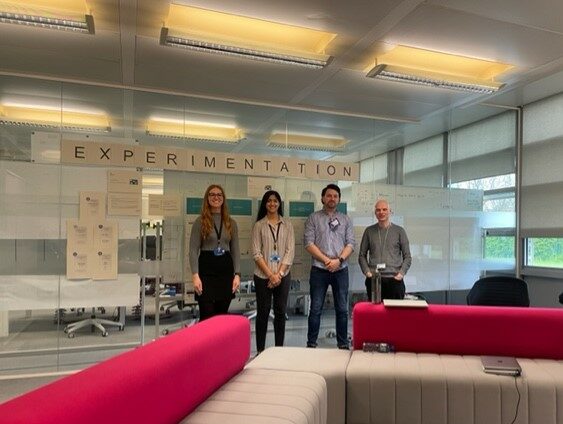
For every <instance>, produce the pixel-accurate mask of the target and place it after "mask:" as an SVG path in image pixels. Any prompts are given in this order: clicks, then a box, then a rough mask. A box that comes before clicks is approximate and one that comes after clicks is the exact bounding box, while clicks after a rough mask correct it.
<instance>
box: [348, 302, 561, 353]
mask: <svg viewBox="0 0 563 424" xmlns="http://www.w3.org/2000/svg"><path fill="white" fill-rule="evenodd" d="M353 314H354V320H353V325H354V329H353V335H354V339H353V343H354V349H357V350H361V349H362V346H363V343H364V342H387V343H391V344H392V345H394V346H395V348H396V349H397V351H402V352H418V353H422V352H427V353H438V354H461V355H504V356H517V357H522V358H547V359H563V310H562V309H548V308H516V307H494V306H456V305H429V307H428V308H389V307H387V308H386V307H384V306H383V304H379V305H374V304H371V303H358V304H357V305H356V306H355V308H354V312H353Z"/></svg>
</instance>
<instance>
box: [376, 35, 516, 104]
mask: <svg viewBox="0 0 563 424" xmlns="http://www.w3.org/2000/svg"><path fill="white" fill-rule="evenodd" d="M511 68H513V66H512V65H507V64H504V63H497V62H491V61H487V60H481V59H474V58H470V57H464V56H456V55H450V54H446V53H440V52H434V51H430V50H423V49H417V48H413V47H406V46H397V47H395V48H394V49H393V50H391V51H389V52H387V53H385V54H382V55H380V56H378V57H377V58H376V63H375V66H373V67H371V68H370V69H369V70H368V72H367V75H366V76H367V77H369V78H379V79H385V80H389V81H398V82H407V83H411V84H419V85H427V86H432V87H440V88H448V89H452V90H461V91H469V92H475V93H494V92H495V91H498V90H499V89H501V88H502V87H503V86H504V84H501V83H497V82H495V80H494V78H495V77H497V76H498V75H500V74H502V73H504V72H506V71H508V70H509V69H511Z"/></svg>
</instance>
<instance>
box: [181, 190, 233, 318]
mask: <svg viewBox="0 0 563 424" xmlns="http://www.w3.org/2000/svg"><path fill="white" fill-rule="evenodd" d="M189 260H190V267H191V270H192V282H193V285H194V290H195V293H196V300H197V302H198V304H199V319H200V321H203V320H205V319H207V318H211V317H212V316H215V315H220V314H226V313H227V311H228V310H229V305H230V304H231V299H233V298H234V297H235V292H236V291H237V290H238V288H239V286H240V250H239V243H238V229H237V224H236V222H235V221H234V220H233V219H232V218H231V217H230V215H229V210H228V208H227V199H226V198H225V191H224V190H223V188H222V187H221V186H220V185H217V184H212V185H210V186H209V187H207V190H205V196H204V199H203V204H202V207H201V215H200V216H199V217H198V218H197V219H196V220H195V222H194V224H193V227H192V233H191V236H190V251H189Z"/></svg>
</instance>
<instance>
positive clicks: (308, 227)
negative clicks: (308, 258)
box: [303, 209, 356, 269]
mask: <svg viewBox="0 0 563 424" xmlns="http://www.w3.org/2000/svg"><path fill="white" fill-rule="evenodd" d="M333 220H336V224H337V225H332V226H331V225H330V223H331V221H333ZM312 244H314V245H315V246H317V247H318V248H319V250H320V251H321V252H322V253H323V254H324V255H325V256H327V257H329V258H331V259H336V258H338V257H339V256H340V254H341V253H342V251H343V250H344V248H345V247H346V246H350V247H351V248H352V250H354V247H355V245H356V240H355V238H354V227H353V226H352V220H351V219H350V217H349V216H348V215H345V214H343V213H342V212H338V211H334V212H333V213H332V214H329V213H328V212H327V211H325V210H324V209H321V210H320V211H317V212H313V213H312V214H311V215H309V218H307V221H306V222H305V231H304V233H303V245H304V246H305V248H307V247H309V246H310V245H312ZM313 266H315V267H317V268H321V269H326V266H325V264H323V263H322V262H320V261H318V260H317V259H315V258H314V257H313ZM347 266H348V261H344V263H343V264H342V265H340V269H342V268H345V267H347Z"/></svg>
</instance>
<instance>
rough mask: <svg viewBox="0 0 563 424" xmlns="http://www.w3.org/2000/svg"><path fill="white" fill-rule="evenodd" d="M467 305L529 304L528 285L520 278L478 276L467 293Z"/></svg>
mask: <svg viewBox="0 0 563 424" xmlns="http://www.w3.org/2000/svg"><path fill="white" fill-rule="evenodd" d="M467 304H468V305H484V306H530V297H529V296H528V285H527V284H526V282H525V281H524V280H522V279H520V278H516V277H509V276H504V275H492V276H489V277H483V278H480V279H479V280H477V281H476V282H475V284H474V285H473V287H472V288H471V290H469V293H468V294H467Z"/></svg>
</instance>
